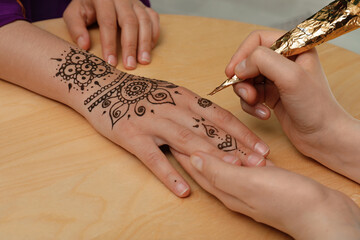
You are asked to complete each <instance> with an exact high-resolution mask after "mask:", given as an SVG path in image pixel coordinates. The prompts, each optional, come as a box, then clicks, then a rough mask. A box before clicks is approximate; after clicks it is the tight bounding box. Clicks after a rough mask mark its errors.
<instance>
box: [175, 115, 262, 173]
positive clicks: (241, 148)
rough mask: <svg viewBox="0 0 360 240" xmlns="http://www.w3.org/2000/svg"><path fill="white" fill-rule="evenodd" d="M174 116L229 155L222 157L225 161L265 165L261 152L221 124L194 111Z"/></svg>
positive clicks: (180, 124)
mask: <svg viewBox="0 0 360 240" xmlns="http://www.w3.org/2000/svg"><path fill="white" fill-rule="evenodd" d="M172 116H173V118H172V119H173V120H172V121H174V122H175V123H177V124H178V125H179V126H182V127H184V128H188V129H191V130H192V131H193V132H194V133H195V134H196V135H198V136H199V137H201V138H202V139H204V140H205V141H207V142H209V143H211V144H212V145H213V146H214V147H215V148H217V149H219V150H221V151H223V152H225V153H226V154H227V155H225V156H223V158H222V159H223V160H224V161H225V162H229V163H232V164H237V165H241V164H243V165H245V166H265V159H264V157H263V156H262V155H261V154H259V153H256V152H254V151H253V150H251V149H249V148H248V147H246V146H245V145H244V144H243V143H242V140H241V139H236V138H235V137H233V136H231V135H230V134H229V133H227V132H225V131H224V130H223V129H222V128H221V126H216V125H215V124H214V123H212V122H211V121H209V120H206V119H205V118H203V117H201V116H199V115H197V114H195V113H193V112H189V113H187V112H183V113H182V114H181V115H177V114H176V113H175V114H172ZM238 161H240V162H238Z"/></svg>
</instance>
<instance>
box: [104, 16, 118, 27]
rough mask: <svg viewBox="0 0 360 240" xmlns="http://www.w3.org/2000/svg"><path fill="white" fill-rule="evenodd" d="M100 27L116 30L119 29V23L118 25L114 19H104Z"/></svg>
mask: <svg viewBox="0 0 360 240" xmlns="http://www.w3.org/2000/svg"><path fill="white" fill-rule="evenodd" d="M100 27H105V28H110V29H116V28H117V23H116V21H115V20H114V19H110V18H104V19H102V21H101V23H100Z"/></svg>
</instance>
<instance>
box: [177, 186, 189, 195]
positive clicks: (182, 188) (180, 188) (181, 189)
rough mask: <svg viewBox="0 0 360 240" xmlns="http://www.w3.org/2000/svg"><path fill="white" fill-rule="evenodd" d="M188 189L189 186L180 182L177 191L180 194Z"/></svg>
mask: <svg viewBox="0 0 360 240" xmlns="http://www.w3.org/2000/svg"><path fill="white" fill-rule="evenodd" d="M188 190H189V188H188V187H187V186H186V185H185V184H183V183H178V184H177V185H176V192H178V193H179V195H180V196H182V195H184V193H186V192H187V191H188Z"/></svg>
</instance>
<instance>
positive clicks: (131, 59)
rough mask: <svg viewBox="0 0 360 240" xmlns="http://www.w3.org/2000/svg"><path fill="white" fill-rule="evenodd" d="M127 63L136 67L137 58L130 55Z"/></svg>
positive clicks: (131, 66)
mask: <svg viewBox="0 0 360 240" xmlns="http://www.w3.org/2000/svg"><path fill="white" fill-rule="evenodd" d="M126 65H127V66H128V67H130V68H135V67H136V60H135V58H134V57H133V56H128V58H127V61H126Z"/></svg>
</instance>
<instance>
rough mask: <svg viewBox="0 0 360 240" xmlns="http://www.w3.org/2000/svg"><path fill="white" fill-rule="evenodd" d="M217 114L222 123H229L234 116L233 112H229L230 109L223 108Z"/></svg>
mask: <svg viewBox="0 0 360 240" xmlns="http://www.w3.org/2000/svg"><path fill="white" fill-rule="evenodd" d="M216 115H217V119H218V121H219V122H220V123H221V124H227V123H229V122H231V120H232V119H233V117H234V116H233V115H232V113H231V112H229V111H228V110H224V109H222V111H221V112H219V113H218V114H216Z"/></svg>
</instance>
